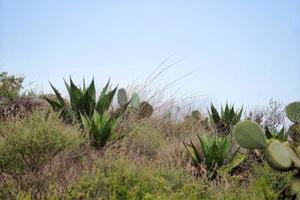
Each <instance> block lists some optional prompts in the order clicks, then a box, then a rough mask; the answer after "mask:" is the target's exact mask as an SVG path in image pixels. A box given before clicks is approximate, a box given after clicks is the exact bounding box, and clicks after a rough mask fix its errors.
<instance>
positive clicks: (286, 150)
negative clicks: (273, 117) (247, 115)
mask: <svg viewBox="0 0 300 200" xmlns="http://www.w3.org/2000/svg"><path fill="white" fill-rule="evenodd" d="M233 134H234V137H235V139H236V141H237V142H238V144H239V145H240V146H242V147H244V148H246V149H262V150H264V152H265V159H266V161H267V163H268V164H269V165H270V166H271V167H272V168H273V169H275V170H278V171H282V172H285V171H292V170H293V171H296V174H295V175H294V178H293V179H292V181H291V184H290V186H288V187H287V188H286V189H285V190H284V192H282V193H281V195H283V194H284V193H286V192H287V191H288V195H290V197H292V196H295V195H297V196H298V197H297V198H300V184H299V183H298V181H299V175H300V158H299V154H298V153H297V150H296V148H295V147H294V146H293V145H292V144H290V143H289V142H287V141H284V142H282V141H280V140H279V139H275V138H270V139H267V137H266V136H265V134H264V132H263V130H262V128H261V127H260V126H259V125H258V124H257V123H255V122H252V121H250V120H245V121H242V122H239V123H238V124H237V125H236V126H235V127H234V129H233ZM285 195H287V194H285Z"/></svg>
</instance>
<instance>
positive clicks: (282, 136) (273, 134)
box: [265, 126, 288, 142]
mask: <svg viewBox="0 0 300 200" xmlns="http://www.w3.org/2000/svg"><path fill="white" fill-rule="evenodd" d="M265 135H266V137H267V139H272V138H273V139H277V140H279V141H281V142H285V141H287V140H288V134H287V133H285V131H284V127H283V128H282V129H281V130H280V131H276V130H274V129H269V128H268V126H266V131H265Z"/></svg>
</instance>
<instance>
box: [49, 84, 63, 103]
mask: <svg viewBox="0 0 300 200" xmlns="http://www.w3.org/2000/svg"><path fill="white" fill-rule="evenodd" d="M49 83H50V85H51V88H52V89H53V91H54V93H55V95H56V98H57V100H58V102H59V103H60V105H61V106H65V100H64V99H63V98H62V96H61V94H60V93H59V92H58V90H57V89H56V88H55V87H54V86H53V85H52V83H51V82H49Z"/></svg>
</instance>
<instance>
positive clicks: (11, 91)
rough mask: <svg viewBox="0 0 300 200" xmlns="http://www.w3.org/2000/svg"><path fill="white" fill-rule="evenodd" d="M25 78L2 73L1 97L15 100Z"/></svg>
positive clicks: (0, 79) (0, 77)
mask: <svg viewBox="0 0 300 200" xmlns="http://www.w3.org/2000/svg"><path fill="white" fill-rule="evenodd" d="M23 81H24V77H18V76H14V75H8V73H7V72H1V73H0V97H6V98H8V99H9V100H14V99H15V98H16V97H17V96H18V95H19V92H20V90H21V89H22V83H23Z"/></svg>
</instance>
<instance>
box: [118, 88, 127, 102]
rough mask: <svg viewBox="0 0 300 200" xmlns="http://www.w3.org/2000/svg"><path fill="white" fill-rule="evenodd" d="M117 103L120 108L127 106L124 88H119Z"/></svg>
mask: <svg viewBox="0 0 300 200" xmlns="http://www.w3.org/2000/svg"><path fill="white" fill-rule="evenodd" d="M118 102H119V104H120V105H121V106H124V105H126V104H127V102H128V99H127V94H126V91H125V89H124V88H121V89H119V90H118Z"/></svg>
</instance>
